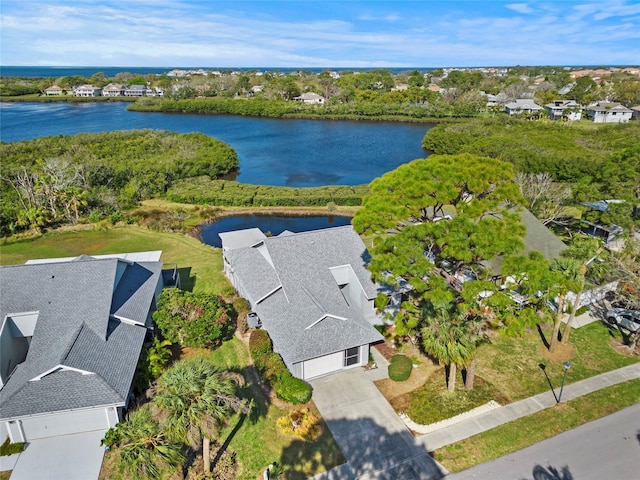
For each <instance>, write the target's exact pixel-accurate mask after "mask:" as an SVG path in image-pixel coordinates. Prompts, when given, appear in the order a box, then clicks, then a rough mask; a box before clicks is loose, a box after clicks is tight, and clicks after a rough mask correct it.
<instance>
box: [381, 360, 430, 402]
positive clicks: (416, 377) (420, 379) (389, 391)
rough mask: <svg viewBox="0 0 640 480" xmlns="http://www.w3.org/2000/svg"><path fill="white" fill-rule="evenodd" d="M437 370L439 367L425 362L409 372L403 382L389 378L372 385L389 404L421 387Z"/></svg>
mask: <svg viewBox="0 0 640 480" xmlns="http://www.w3.org/2000/svg"><path fill="white" fill-rule="evenodd" d="M438 368H440V367H437V366H435V365H434V364H433V363H431V362H425V363H421V364H420V365H418V366H417V367H415V368H414V369H413V370H412V371H411V376H410V377H409V378H408V379H407V380H405V381H404V382H394V381H393V380H391V379H390V378H384V379H382V380H378V381H376V382H374V383H375V385H376V387H378V390H380V392H381V393H382V395H384V397H385V398H386V399H387V400H388V401H389V403H391V402H392V401H393V400H394V399H396V398H398V397H400V396H402V395H405V394H407V393H409V392H412V391H414V390H415V389H417V388H420V387H422V385H424V382H425V381H426V380H427V378H429V377H430V376H431V374H433V372H435V371H436V370H437V369H438Z"/></svg>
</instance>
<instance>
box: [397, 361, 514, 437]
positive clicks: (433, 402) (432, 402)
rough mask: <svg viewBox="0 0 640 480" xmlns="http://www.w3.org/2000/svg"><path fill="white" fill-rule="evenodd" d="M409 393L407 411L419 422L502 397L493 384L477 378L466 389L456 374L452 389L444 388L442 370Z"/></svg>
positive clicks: (500, 400)
mask: <svg viewBox="0 0 640 480" xmlns="http://www.w3.org/2000/svg"><path fill="white" fill-rule="evenodd" d="M409 395H410V399H407V400H408V410H407V414H408V415H409V417H410V418H411V419H412V420H413V421H414V422H416V423H419V424H422V425H429V424H431V423H435V422H439V421H441V420H445V419H447V418H451V417H454V416H456V415H459V414H461V413H464V412H467V411H469V410H472V409H473V408H476V407H479V406H480V405H484V404H485V403H487V402H489V401H490V400H496V401H497V402H498V403H504V399H503V398H501V397H500V394H499V393H498V392H497V390H496V389H495V387H494V386H493V385H492V384H490V383H488V382H486V381H485V380H483V379H482V378H478V377H476V379H475V382H474V388H473V389H472V390H466V389H465V388H464V385H463V384H462V381H461V379H460V377H458V382H457V384H456V391H455V392H450V391H448V390H447V389H446V388H445V386H444V372H443V370H442V369H440V370H438V371H436V372H435V373H434V374H433V375H431V376H430V377H429V378H428V379H427V381H426V382H425V383H424V385H423V386H422V387H420V388H419V389H418V390H414V391H413V392H411V393H410V394H409Z"/></svg>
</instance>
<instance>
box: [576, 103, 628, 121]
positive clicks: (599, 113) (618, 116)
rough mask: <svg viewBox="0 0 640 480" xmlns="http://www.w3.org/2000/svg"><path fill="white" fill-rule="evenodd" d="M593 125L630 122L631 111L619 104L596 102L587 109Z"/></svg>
mask: <svg viewBox="0 0 640 480" xmlns="http://www.w3.org/2000/svg"><path fill="white" fill-rule="evenodd" d="M587 115H588V116H589V118H590V119H591V120H592V121H593V123H625V122H628V121H629V120H631V117H632V115H633V110H631V109H629V108H627V107H625V106H624V105H621V104H620V103H611V102H598V103H596V104H594V105H590V106H589V107H588V108H587Z"/></svg>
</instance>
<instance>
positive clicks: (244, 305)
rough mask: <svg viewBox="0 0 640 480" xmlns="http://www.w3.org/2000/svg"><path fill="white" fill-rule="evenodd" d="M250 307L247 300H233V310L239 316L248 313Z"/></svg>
mask: <svg viewBox="0 0 640 480" xmlns="http://www.w3.org/2000/svg"><path fill="white" fill-rule="evenodd" d="M249 308H250V305H249V302H248V301H247V299H245V298H242V297H237V298H236V299H234V300H233V309H234V310H235V311H236V313H237V314H238V315H240V314H242V313H246V312H248V311H249Z"/></svg>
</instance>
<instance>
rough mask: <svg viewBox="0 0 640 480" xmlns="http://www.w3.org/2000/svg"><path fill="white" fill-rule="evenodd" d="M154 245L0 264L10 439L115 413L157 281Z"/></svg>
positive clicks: (124, 400) (103, 426)
mask: <svg viewBox="0 0 640 480" xmlns="http://www.w3.org/2000/svg"><path fill="white" fill-rule="evenodd" d="M160 254H161V252H141V253H136V254H123V255H105V256H101V257H88V256H84V255H83V256H81V257H77V258H73V259H68V258H67V259H50V260H44V261H42V260H39V261H36V262H34V263H27V264H25V265H13V266H4V267H0V291H1V292H2V295H1V296H0V319H2V325H1V327H0V388H1V390H0V422H2V423H3V424H4V425H3V427H4V428H3V431H4V430H6V431H8V434H9V437H10V440H11V441H12V442H29V441H32V440H35V439H40V438H48V437H58V436H61V437H60V441H64V437H62V436H63V435H70V434H76V433H84V432H90V431H100V430H102V431H106V430H107V429H108V428H110V427H112V426H114V425H115V424H116V423H118V422H119V421H120V420H121V418H122V413H123V410H124V409H125V408H127V406H128V403H129V398H130V392H131V386H132V382H133V378H134V374H135V371H136V366H137V363H138V358H139V356H140V352H141V350H142V346H143V343H144V341H145V337H146V336H147V334H148V333H149V329H150V327H151V314H152V312H153V310H154V309H155V306H156V299H157V296H158V295H159V293H160V291H161V289H162V286H163V274H162V262H160V261H159V260H160Z"/></svg>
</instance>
